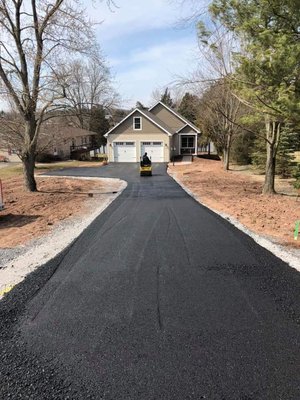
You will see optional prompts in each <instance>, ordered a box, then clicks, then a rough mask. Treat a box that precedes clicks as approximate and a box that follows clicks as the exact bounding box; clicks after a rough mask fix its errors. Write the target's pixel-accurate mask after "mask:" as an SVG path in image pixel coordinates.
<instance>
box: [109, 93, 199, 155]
mask: <svg viewBox="0 0 300 400" xmlns="http://www.w3.org/2000/svg"><path fill="white" fill-rule="evenodd" d="M199 134H200V131H199V130H198V128H197V127H196V126H195V125H193V124H192V123H191V122H189V121H188V120H187V119H185V118H184V117H182V116H181V115H180V114H178V113H177V112H176V111H174V110H172V109H171V108H169V107H167V106H166V105H165V104H163V103H162V102H161V101H159V102H158V103H156V104H155V105H154V106H153V107H151V108H150V109H149V110H146V109H141V108H136V109H134V110H133V111H132V112H131V113H130V114H129V115H127V116H126V117H125V118H124V119H123V120H122V121H121V122H120V123H119V124H117V125H116V126H115V127H113V128H112V129H111V130H110V131H109V132H107V133H106V135H105V137H106V138H107V152H108V160H109V161H110V162H138V161H139V160H140V158H141V156H142V155H143V154H144V153H145V152H146V153H148V156H149V157H151V160H152V161H153V162H169V161H170V160H171V159H172V157H174V156H180V155H187V154H189V155H196V154H197V140H198V135H199Z"/></svg>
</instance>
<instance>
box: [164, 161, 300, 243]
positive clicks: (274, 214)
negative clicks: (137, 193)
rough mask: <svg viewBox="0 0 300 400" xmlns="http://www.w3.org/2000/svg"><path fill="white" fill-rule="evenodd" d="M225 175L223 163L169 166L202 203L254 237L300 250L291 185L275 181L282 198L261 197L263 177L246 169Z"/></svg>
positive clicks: (299, 206)
mask: <svg viewBox="0 0 300 400" xmlns="http://www.w3.org/2000/svg"><path fill="white" fill-rule="evenodd" d="M234 169H235V170H230V171H228V172H225V171H224V170H223V169H222V163H221V162H220V161H214V160H207V159H200V158H196V159H195V161H194V162H193V163H192V164H189V165H182V166H181V165H175V166H172V165H170V166H169V172H170V173H171V174H175V175H176V177H177V179H178V180H179V181H180V182H182V183H183V184H184V185H185V186H186V187H187V188H188V189H190V190H191V191H192V192H193V193H194V194H195V195H196V196H197V197H198V198H199V199H200V201H201V202H202V203H204V204H206V205H207V206H209V207H211V208H213V209H215V210H217V211H221V212H224V213H226V214H228V215H230V216H232V217H234V218H235V219H237V220H238V221H240V222H241V223H242V224H243V225H245V226H246V227H247V228H249V229H250V230H252V231H254V232H255V233H258V234H261V235H263V236H265V237H268V238H269V239H271V240H272V241H273V242H276V243H279V244H282V245H285V246H289V247H294V248H298V249H299V248H300V238H299V239H298V240H297V241H295V240H294V228H295V221H296V220H299V219H300V197H299V198H297V193H296V191H295V190H294V189H293V187H292V185H291V184H290V181H288V180H284V179H278V178H277V179H276V190H277V192H278V193H279V194H277V195H274V196H265V195H262V194H261V187H262V182H263V179H264V178H263V176H261V175H254V174H253V172H251V171H250V170H249V169H247V168H238V167H236V168H234Z"/></svg>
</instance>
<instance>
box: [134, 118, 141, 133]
mask: <svg viewBox="0 0 300 400" xmlns="http://www.w3.org/2000/svg"><path fill="white" fill-rule="evenodd" d="M133 129H134V130H135V131H140V130H141V129H142V118H141V117H133Z"/></svg>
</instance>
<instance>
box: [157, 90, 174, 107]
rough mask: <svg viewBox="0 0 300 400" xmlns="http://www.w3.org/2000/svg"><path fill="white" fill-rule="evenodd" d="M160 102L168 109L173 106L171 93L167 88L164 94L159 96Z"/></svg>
mask: <svg viewBox="0 0 300 400" xmlns="http://www.w3.org/2000/svg"><path fill="white" fill-rule="evenodd" d="M160 101H161V102H163V103H164V104H165V105H166V106H168V107H171V108H172V107H173V106H174V103H173V100H172V98H171V93H170V91H169V89H168V88H166V90H165V91H164V93H163V94H162V95H161V99H160Z"/></svg>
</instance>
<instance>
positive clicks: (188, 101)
mask: <svg viewBox="0 0 300 400" xmlns="http://www.w3.org/2000/svg"><path fill="white" fill-rule="evenodd" d="M198 108H199V98H198V96H196V95H194V94H190V93H189V92H186V93H185V95H184V96H183V98H182V100H181V102H180V105H179V108H178V111H179V113H180V114H181V115H182V116H183V117H185V118H186V119H188V120H189V121H191V122H193V123H195V122H196V120H197V114H198Z"/></svg>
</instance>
